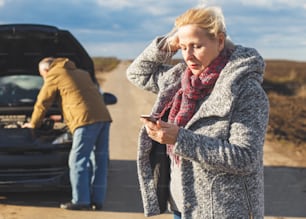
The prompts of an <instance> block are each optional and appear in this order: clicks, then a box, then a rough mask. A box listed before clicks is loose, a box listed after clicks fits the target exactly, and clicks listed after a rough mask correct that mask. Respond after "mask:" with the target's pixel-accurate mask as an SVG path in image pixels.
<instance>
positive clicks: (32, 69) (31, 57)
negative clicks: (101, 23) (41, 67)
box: [0, 24, 96, 82]
mask: <svg viewBox="0 0 306 219" xmlns="http://www.w3.org/2000/svg"><path fill="white" fill-rule="evenodd" d="M47 56H52V57H67V58H69V59H71V60H72V61H74V62H75V63H76V65H77V67H79V68H82V69H84V70H86V71H88V72H89V73H90V74H91V76H92V79H93V80H94V81H95V82H96V79H95V76H94V65H93V61H92V59H91V58H90V56H89V55H88V53H87V52H86V50H85V49H84V48H83V47H82V45H81V44H80V43H79V42H78V41H77V39H76V38H75V37H74V36H73V35H72V34H71V33H70V32H69V31H67V30H61V29H58V28H57V27H54V26H48V25H39V24H7V25H0V75H1V76H3V75H14V74H25V75H26V74H31V75H38V74H39V73H38V63H39V61H40V60H41V59H43V58H44V57H47Z"/></svg>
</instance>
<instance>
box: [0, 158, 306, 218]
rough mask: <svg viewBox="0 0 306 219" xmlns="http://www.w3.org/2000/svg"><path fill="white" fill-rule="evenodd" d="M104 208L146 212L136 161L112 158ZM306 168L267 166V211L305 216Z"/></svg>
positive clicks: (53, 195) (13, 201) (7, 200)
mask: <svg viewBox="0 0 306 219" xmlns="http://www.w3.org/2000/svg"><path fill="white" fill-rule="evenodd" d="M108 182H109V183H108V194H107V200H106V202H105V206H104V211H110V212H128V213H129V212H130V213H140V212H143V208H142V204H141V196H140V191H139V185H138V180H137V170H136V162H135V161H133V160H111V161H110V169H109V181H108ZM69 200H70V192H35V193H33V192H31V193H5V194H3V193H2V194H0V203H1V204H7V205H22V206H37V207H58V206H59V203H61V202H66V201H69ZM305 203H306V168H293V167H270V166H267V167H265V215H266V216H276V217H306V205H305Z"/></svg>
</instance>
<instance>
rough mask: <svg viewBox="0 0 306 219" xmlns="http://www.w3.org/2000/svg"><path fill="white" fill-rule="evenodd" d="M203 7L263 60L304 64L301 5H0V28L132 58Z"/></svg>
mask: <svg viewBox="0 0 306 219" xmlns="http://www.w3.org/2000/svg"><path fill="white" fill-rule="evenodd" d="M203 4H205V5H209V6H210V5H213V6H220V7H221V8H222V10H223V13H224V17H225V22H226V27H227V33H228V35H229V37H230V38H231V40H232V41H233V42H234V43H235V44H240V45H243V46H247V47H253V48H256V49H257V50H258V51H259V52H260V53H261V54H262V56H263V57H264V58H265V59H283V60H293V61H306V0H256V1H250V0H207V1H204V0H201V1H200V0H159V1H158V0H61V1H55V0H0V24H11V23H35V24H46V25H52V26H56V27H58V28H61V29H66V30H69V31H70V32H71V33H72V34H73V35H74V36H75V37H76V38H77V40H78V41H80V42H81V44H82V45H83V46H84V47H85V49H86V50H87V52H88V53H89V54H90V55H91V56H92V57H100V56H102V57H117V58H119V59H134V58H136V57H137V56H138V55H139V54H140V53H141V52H142V51H143V49H144V48H145V47H146V46H147V45H148V44H149V43H150V42H151V41H152V40H153V39H154V38H155V37H157V36H161V35H164V34H166V33H168V32H170V31H171V29H172V28H173V24H174V21H175V18H176V17H178V16H179V15H180V14H182V13H183V12H185V11H186V10H188V9H189V8H192V7H197V6H199V5H203ZM178 57H179V55H178Z"/></svg>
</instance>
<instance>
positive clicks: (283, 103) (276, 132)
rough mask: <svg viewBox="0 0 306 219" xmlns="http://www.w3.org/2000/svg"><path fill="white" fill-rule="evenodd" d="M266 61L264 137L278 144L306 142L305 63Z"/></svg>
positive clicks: (305, 143)
mask: <svg viewBox="0 0 306 219" xmlns="http://www.w3.org/2000/svg"><path fill="white" fill-rule="evenodd" d="M266 64H267V66H266V73H265V80H264V88H265V90H266V91H267V93H268V96H269V100H270V120H269V127H268V134H267V138H268V139H270V140H273V141H276V142H279V144H280V145H286V144H293V145H306V94H305V93H306V91H305V87H306V62H293V61H282V60H267V61H266Z"/></svg>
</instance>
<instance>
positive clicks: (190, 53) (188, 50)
mask: <svg viewBox="0 0 306 219" xmlns="http://www.w3.org/2000/svg"><path fill="white" fill-rule="evenodd" d="M193 57H194V56H193V51H192V49H186V60H189V59H192V58H193Z"/></svg>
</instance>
